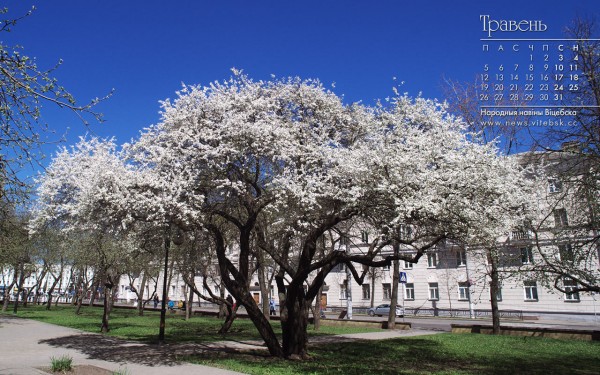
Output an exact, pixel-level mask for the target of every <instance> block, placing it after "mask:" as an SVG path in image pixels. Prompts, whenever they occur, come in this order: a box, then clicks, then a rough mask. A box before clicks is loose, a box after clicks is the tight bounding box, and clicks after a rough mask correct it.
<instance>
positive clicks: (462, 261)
mask: <svg viewBox="0 0 600 375" xmlns="http://www.w3.org/2000/svg"><path fill="white" fill-rule="evenodd" d="M456 266H457V267H466V266H467V252H466V251H465V250H460V251H457V252H456Z"/></svg>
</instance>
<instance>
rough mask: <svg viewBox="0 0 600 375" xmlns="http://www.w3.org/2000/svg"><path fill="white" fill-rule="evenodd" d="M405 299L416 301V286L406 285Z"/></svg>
mask: <svg viewBox="0 0 600 375" xmlns="http://www.w3.org/2000/svg"><path fill="white" fill-rule="evenodd" d="M404 299H406V300H414V299H415V284H413V283H410V284H405V286H404Z"/></svg>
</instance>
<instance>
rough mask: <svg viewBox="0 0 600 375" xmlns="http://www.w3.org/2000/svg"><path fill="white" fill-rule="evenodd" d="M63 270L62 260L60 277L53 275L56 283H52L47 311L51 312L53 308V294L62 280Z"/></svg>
mask: <svg viewBox="0 0 600 375" xmlns="http://www.w3.org/2000/svg"><path fill="white" fill-rule="evenodd" d="M63 270H64V267H63V261H62V259H61V262H60V271H59V272H58V275H56V276H54V274H52V278H53V279H54V281H53V282H52V285H51V286H50V289H48V302H47V303H46V310H50V308H51V307H52V294H53V293H54V288H56V284H58V281H59V280H61V279H62V274H63ZM57 299H58V298H57Z"/></svg>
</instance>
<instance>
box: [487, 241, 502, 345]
mask: <svg viewBox="0 0 600 375" xmlns="http://www.w3.org/2000/svg"><path fill="white" fill-rule="evenodd" d="M488 261H489V263H490V267H491V270H490V277H491V282H490V302H491V305H492V332H493V333H494V335H498V334H500V311H499V309H498V289H499V288H500V280H499V275H498V258H497V254H495V253H494V252H493V251H491V250H488Z"/></svg>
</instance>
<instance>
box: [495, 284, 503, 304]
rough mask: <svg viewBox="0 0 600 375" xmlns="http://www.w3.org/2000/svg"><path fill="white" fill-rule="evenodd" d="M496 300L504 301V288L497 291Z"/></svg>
mask: <svg viewBox="0 0 600 375" xmlns="http://www.w3.org/2000/svg"><path fill="white" fill-rule="evenodd" d="M496 300H498V302H500V301H502V288H500V287H499V288H498V291H497V292H496Z"/></svg>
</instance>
